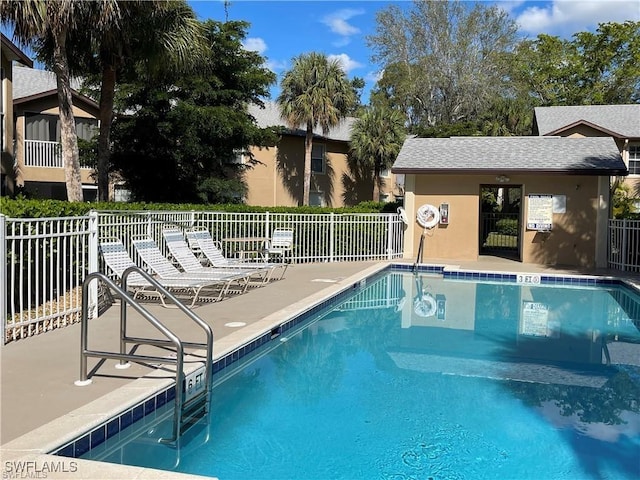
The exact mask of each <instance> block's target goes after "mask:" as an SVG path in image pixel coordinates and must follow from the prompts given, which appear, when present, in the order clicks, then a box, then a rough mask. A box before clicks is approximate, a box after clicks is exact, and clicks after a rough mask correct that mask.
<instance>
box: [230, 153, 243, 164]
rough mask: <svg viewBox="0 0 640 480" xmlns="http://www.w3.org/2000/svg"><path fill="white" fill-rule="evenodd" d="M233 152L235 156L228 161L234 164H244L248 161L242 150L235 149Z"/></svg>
mask: <svg viewBox="0 0 640 480" xmlns="http://www.w3.org/2000/svg"><path fill="white" fill-rule="evenodd" d="M233 154H234V156H233V157H232V158H230V159H229V160H228V161H227V163H229V164H232V165H244V164H245V163H246V162H245V158H244V153H243V152H242V150H234V151H233Z"/></svg>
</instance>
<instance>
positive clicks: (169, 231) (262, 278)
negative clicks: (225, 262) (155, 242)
mask: <svg viewBox="0 0 640 480" xmlns="http://www.w3.org/2000/svg"><path fill="white" fill-rule="evenodd" d="M162 237H163V238H164V241H165V243H166V245H167V248H168V249H169V254H170V255H171V258H172V259H173V260H175V261H176V262H177V263H178V265H179V266H180V268H182V270H183V271H185V272H186V273H189V274H200V273H205V274H207V273H209V272H217V273H232V272H236V273H243V274H247V275H249V282H250V283H251V282H256V283H257V284H259V285H263V284H265V283H267V282H268V281H269V279H270V277H271V274H272V272H273V270H274V267H269V266H265V265H263V264H250V263H248V264H238V265H234V266H233V267H231V268H217V267H205V266H203V265H202V263H201V262H200V260H198V258H197V257H196V256H195V254H194V253H193V252H192V251H191V248H189V244H188V243H187V242H186V240H185V239H184V236H183V235H182V230H181V229H179V228H177V227H175V226H173V225H172V226H168V227H163V229H162Z"/></svg>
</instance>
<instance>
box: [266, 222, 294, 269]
mask: <svg viewBox="0 0 640 480" xmlns="http://www.w3.org/2000/svg"><path fill="white" fill-rule="evenodd" d="M291 252H293V230H292V229H290V228H276V229H275V230H274V231H273V233H272V234H271V240H267V242H266V244H265V246H264V252H263V255H264V257H265V259H266V260H269V256H270V255H271V256H280V259H281V261H282V262H283V263H284V262H285V261H286V256H287V254H288V255H291Z"/></svg>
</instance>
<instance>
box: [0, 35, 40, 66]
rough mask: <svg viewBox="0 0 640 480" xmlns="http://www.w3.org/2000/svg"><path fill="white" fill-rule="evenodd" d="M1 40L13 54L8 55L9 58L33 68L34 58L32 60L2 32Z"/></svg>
mask: <svg viewBox="0 0 640 480" xmlns="http://www.w3.org/2000/svg"><path fill="white" fill-rule="evenodd" d="M0 40H1V42H0V43H2V46H3V47H4V48H6V49H7V51H8V52H9V53H10V54H12V55H7V58H8V59H9V60H15V61H17V62H19V63H21V64H22V65H24V66H25V67H29V68H33V60H31V59H30V58H29V57H27V55H26V54H25V53H24V52H23V51H22V50H20V49H19V48H18V47H17V46H16V45H15V44H14V43H13V42H12V41H11V40H9V38H7V36H6V35H4V34H3V33H1V32H0Z"/></svg>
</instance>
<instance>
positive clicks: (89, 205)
mask: <svg viewBox="0 0 640 480" xmlns="http://www.w3.org/2000/svg"><path fill="white" fill-rule="evenodd" d="M399 206H400V204H398V203H384V202H363V203H360V204H358V205H356V206H353V207H343V208H328V207H309V206H307V207H256V206H250V205H239V204H229V205H202V204H186V203H183V204H173V203H144V202H137V203H123V202H67V201H64V200H42V199H26V198H16V199H9V198H2V200H1V201H0V214H3V215H6V216H7V217H10V218H54V217H77V216H82V215H86V214H87V213H88V212H89V211H90V210H101V211H113V210H118V211H127V210H132V211H140V210H157V211H181V212H184V211H192V210H193V211H196V212H238V213H261V212H271V213H288V212H290V213H331V212H334V213H380V212H382V213H395V212H396V210H397V208H398V207H399Z"/></svg>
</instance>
